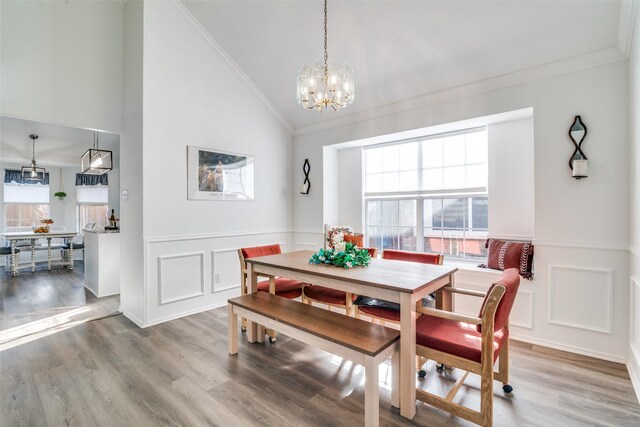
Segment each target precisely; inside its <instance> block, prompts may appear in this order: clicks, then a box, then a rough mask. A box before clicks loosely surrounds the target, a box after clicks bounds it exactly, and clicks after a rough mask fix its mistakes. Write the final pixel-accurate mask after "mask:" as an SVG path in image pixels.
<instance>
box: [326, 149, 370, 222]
mask: <svg viewBox="0 0 640 427" xmlns="http://www.w3.org/2000/svg"><path fill="white" fill-rule="evenodd" d="M338 156H339V180H340V189H339V193H338V194H339V206H338V212H339V215H338V216H339V218H340V219H339V221H338V222H337V223H338V224H340V225H350V226H352V227H354V230H355V231H356V233H364V227H363V221H364V219H363V212H362V207H363V205H362V148H360V147H357V148H348V149H344V150H340V151H339V154H338ZM325 161H326V157H325Z"/></svg>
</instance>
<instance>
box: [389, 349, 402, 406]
mask: <svg viewBox="0 0 640 427" xmlns="http://www.w3.org/2000/svg"><path fill="white" fill-rule="evenodd" d="M391 406H393V407H394V408H399V407H400V353H399V352H397V351H396V352H395V353H393V356H391Z"/></svg>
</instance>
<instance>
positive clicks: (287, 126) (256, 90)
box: [172, 0, 293, 134]
mask: <svg viewBox="0 0 640 427" xmlns="http://www.w3.org/2000/svg"><path fill="white" fill-rule="evenodd" d="M172 3H173V4H174V5H175V6H176V7H177V8H178V10H180V11H181V12H182V14H183V15H184V16H185V17H186V18H187V19H188V20H189V22H191V24H192V25H193V26H194V28H196V29H197V30H198V31H199V32H200V34H202V36H203V37H204V38H205V40H207V41H208V42H209V44H211V46H213V48H214V49H215V50H216V52H218V54H220V56H221V57H222V59H224V61H225V62H226V63H227V64H228V65H229V66H230V67H231V69H232V70H233V71H234V72H235V73H236V74H237V75H238V77H239V78H240V80H242V82H243V83H244V84H245V85H246V86H247V87H248V88H249V89H250V90H251V91H252V92H253V93H254V94H255V95H256V96H257V97H258V99H260V101H262V103H263V104H264V105H265V107H267V110H269V112H270V113H271V114H272V115H273V117H275V118H276V120H278V122H280V124H281V125H282V127H284V128H285V129H286V130H287V131H288V132H289V133H290V134H291V133H293V127H292V126H291V125H290V124H289V122H288V121H287V120H286V119H285V118H284V116H283V115H282V114H280V112H279V111H278V110H277V109H276V107H275V106H274V105H273V104H272V103H271V101H269V98H267V97H266V95H265V94H264V93H263V92H262V91H261V90H260V89H259V88H258V86H256V85H255V83H253V81H252V80H251V79H250V78H249V76H247V75H246V74H245V72H244V71H242V68H240V66H239V65H238V64H236V62H235V61H234V60H233V59H231V57H230V56H229V54H228V53H227V52H226V51H225V50H224V49H223V48H222V46H220V45H219V44H218V42H217V41H216V40H215V39H214V38H213V36H211V34H209V32H208V31H207V30H206V29H205V28H204V27H203V26H202V24H201V23H200V21H198V20H197V19H196V17H195V16H193V15H192V14H191V12H190V11H189V9H187V8H186V6H185V5H184V4H183V3H182V1H180V0H172Z"/></svg>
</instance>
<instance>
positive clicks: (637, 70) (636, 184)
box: [627, 2, 640, 399]
mask: <svg viewBox="0 0 640 427" xmlns="http://www.w3.org/2000/svg"><path fill="white" fill-rule="evenodd" d="M635 6H636V7H635V12H636V14H635V28H634V32H633V39H632V44H631V55H630V57H629V94H630V102H629V105H630V112H629V118H630V123H629V124H630V130H631V155H630V156H629V158H630V159H631V162H630V163H631V178H630V180H631V191H630V196H631V197H630V199H631V215H630V217H631V232H630V235H631V242H630V247H629V248H630V251H631V253H630V273H631V274H630V280H629V287H630V294H631V298H629V301H630V306H631V308H630V310H631V313H630V314H631V315H630V325H631V327H630V334H629V341H630V351H629V363H628V364H627V366H628V367H629V373H630V375H631V380H632V381H633V385H634V387H635V389H636V394H637V395H638V398H639V399H640V5H638V4H637V2H636V5H635Z"/></svg>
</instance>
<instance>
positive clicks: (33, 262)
mask: <svg viewBox="0 0 640 427" xmlns="http://www.w3.org/2000/svg"><path fill="white" fill-rule="evenodd" d="M35 271H36V239H31V272H32V273H33V272H35Z"/></svg>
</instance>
